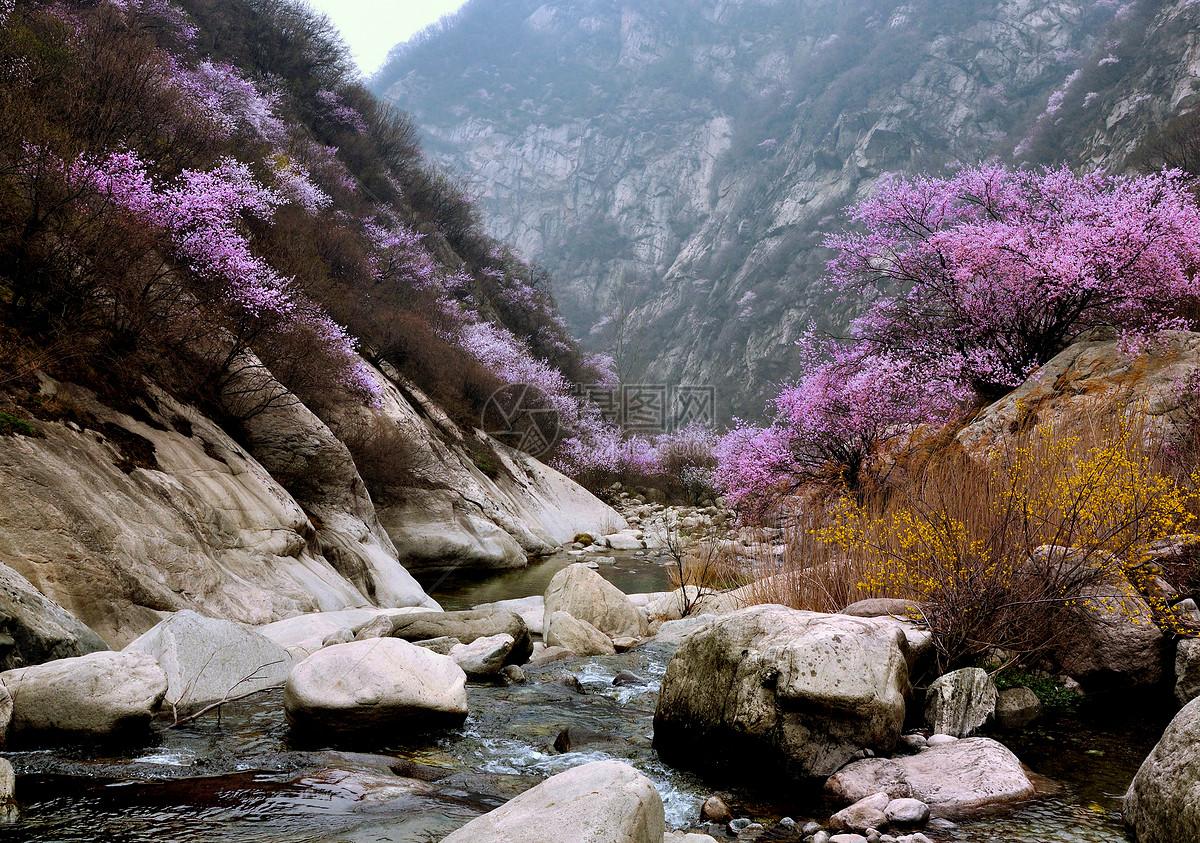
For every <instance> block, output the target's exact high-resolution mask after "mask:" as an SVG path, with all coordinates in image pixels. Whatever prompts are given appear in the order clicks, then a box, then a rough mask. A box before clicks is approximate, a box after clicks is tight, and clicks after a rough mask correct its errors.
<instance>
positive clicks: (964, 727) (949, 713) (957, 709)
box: [925, 667, 996, 738]
mask: <svg viewBox="0 0 1200 843" xmlns="http://www.w3.org/2000/svg"><path fill="white" fill-rule="evenodd" d="M995 713H996V684H995V683H994V682H993V681H992V678H991V677H990V676H988V674H987V671H986V670H981V669H980V668H978V667H966V668H963V669H962V670H955V671H952V672H951V673H947V674H945V675H944V676H939V677H938V678H937V679H935V680H934V681H933V684H931V685H930V686H929V691H928V692H927V693H926V694H925V724H926V725H927V726H929V728H930V729H931V730H932V731H933V732H934V734H939V735H953V736H954V737H956V738H965V737H968V736H970V735H973V734H975V732H977V731H978V730H979V729H980V727H982V726H983V725H984V724H985V723H987V722H988V721H989V720H991V719H992V717H993V716H994V715H995Z"/></svg>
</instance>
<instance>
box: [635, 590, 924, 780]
mask: <svg viewBox="0 0 1200 843" xmlns="http://www.w3.org/2000/svg"><path fill="white" fill-rule="evenodd" d="M906 648H907V643H906V639H905V637H904V633H903V632H902V630H901V629H900V627H899V625H898V624H896V623H895V622H893V621H890V620H880V619H869V618H852V617H847V616H845V615H824V614H819V613H816V612H802V611H797V610H794V609H788V608H786V607H783V606H770V605H768V606H754V607H750V608H747V609H742V610H739V611H737V612H734V613H732V614H729V615H724V616H720V617H717V618H715V619H714V620H713V621H712V623H711V624H710V625H708V626H707V627H704V628H701V629H699V630H698V631H696V632H694V633H693V634H692V635H690V636H689V637H687V638H686V639H685V640H684V642H683V644H682V645H681V646H680V648H679V650H678V651H677V652H676V653H675V655H674V657H673V658H672V659H671V661H670V663H669V664H668V666H667V672H666V676H665V677H664V678H663V683H662V692H661V694H660V696H659V701H658V709H657V711H656V712H655V716H654V732H655V744H656V746H658V747H659V748H660V750H661V751H663V752H664V753H666V754H667V755H669V756H673V757H677V758H680V759H683V760H694V761H698V762H703V761H705V759H711V758H722V759H724V758H728V757H744V758H752V759H754V761H755V763H756V764H758V765H760V766H761V765H762V764H764V763H767V764H782V765H784V766H786V767H788V768H790V769H792V770H794V771H795V772H797V773H799V774H801V775H805V776H828V775H830V774H831V773H833V772H834V771H836V770H837V769H838V768H840V767H841V766H842V765H843V764H845V763H846V762H847V761H849V760H850V759H851V758H852V757H853V756H854V755H855V753H857V752H859V751H860V750H862V749H864V748H868V749H872V750H874V751H876V752H888V751H890V750H891V749H892V748H893V747H894V746H895V744H896V741H897V739H898V738H899V736H900V727H901V725H902V724H903V722H904V712H905V694H906V693H907V691H908V663H907V660H906ZM877 790H878V789H877ZM874 792H876V791H872V793H874ZM864 795H870V794H864Z"/></svg>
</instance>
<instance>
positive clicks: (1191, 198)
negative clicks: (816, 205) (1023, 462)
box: [826, 164, 1200, 396]
mask: <svg viewBox="0 0 1200 843" xmlns="http://www.w3.org/2000/svg"><path fill="white" fill-rule="evenodd" d="M852 216H853V218H854V219H855V220H856V221H857V222H859V223H860V224H861V225H862V227H863V228H864V229H865V231H863V232H861V233H852V234H842V235H837V236H834V237H830V238H828V240H827V241H826V245H827V246H829V247H830V248H832V249H834V250H835V251H836V252H837V256H836V257H835V258H834V260H833V261H832V262H831V263H830V273H831V276H832V280H833V282H834V284H835V285H836V286H837V287H838V288H839V289H841V290H842V291H843V292H845V293H848V294H851V295H853V296H863V297H865V298H866V299H867V301H868V302H869V305H868V307H867V310H866V312H865V313H864V314H863V315H862V316H860V317H859V318H858V319H857V320H856V321H855V322H854V324H853V328H852V332H853V335H854V338H855V339H856V340H857V341H858V342H860V343H863V344H865V345H866V346H867V347H868V348H869V349H870V350H871V351H872V353H878V354H885V355H893V356H894V355H897V354H900V355H903V356H904V357H906V358H909V359H911V360H913V361H916V362H917V363H919V364H921V365H924V366H925V367H926V368H927V369H928V368H930V367H931V366H933V365H934V364H935V363H936V364H937V365H938V367H939V369H941V370H942V371H943V372H944V371H945V368H944V367H945V366H946V365H951V366H953V367H956V368H957V369H958V374H957V376H956V380H957V381H958V382H960V383H962V384H964V385H966V386H970V387H971V388H973V389H974V390H976V391H977V392H979V393H981V394H983V395H985V396H989V395H994V394H996V393H998V392H1002V391H1004V390H1005V389H1007V388H1010V387H1012V386H1015V385H1017V384H1019V383H1020V382H1021V381H1022V380H1023V379H1024V378H1025V377H1026V376H1027V375H1028V374H1029V372H1030V371H1032V370H1033V369H1034V368H1036V367H1037V366H1039V365H1041V364H1042V363H1044V362H1046V360H1048V359H1049V357H1051V356H1053V355H1054V354H1056V353H1058V352H1059V351H1060V350H1062V349H1063V348H1064V347H1065V346H1066V345H1068V344H1069V343H1071V342H1072V341H1073V340H1074V339H1075V338H1076V337H1078V336H1079V335H1080V334H1081V333H1083V332H1084V331H1087V330H1089V329H1092V328H1095V327H1099V326H1108V327H1114V328H1116V329H1118V330H1121V331H1123V332H1127V333H1135V334H1136V333H1145V332H1152V331H1155V330H1159V329H1161V328H1167V327H1181V326H1184V325H1185V324H1187V319H1186V318H1185V314H1186V313H1188V312H1189V310H1190V308H1191V307H1192V306H1193V305H1195V304H1196V303H1197V301H1198V299H1200V282H1198V281H1197V274H1198V272H1200V207H1198V206H1197V202H1196V197H1195V194H1194V192H1193V181H1192V179H1191V178H1190V177H1187V176H1185V175H1184V174H1183V173H1180V172H1177V171H1176V172H1171V171H1166V172H1161V173H1155V174H1151V175H1142V176H1113V175H1108V174H1105V173H1103V172H1099V171H1094V172H1090V173H1086V174H1083V175H1076V174H1074V173H1072V172H1071V171H1070V170H1067V169H1065V168H1062V169H1047V170H1037V171H1024V170H1013V169H1009V168H1006V167H1003V166H1000V165H995V164H988V165H981V166H978V167H971V168H968V169H964V170H962V171H960V172H959V173H958V174H956V175H954V176H952V177H950V178H912V179H902V178H891V179H885V180H883V181H882V182H881V183H880V184H879V186H878V188H877V190H876V192H875V194H874V195H873V196H872V197H871V198H869V199H868V200H866V201H865V202H863V203H861V204H860V205H858V206H857V207H856V208H855V209H854V210H853V212H852Z"/></svg>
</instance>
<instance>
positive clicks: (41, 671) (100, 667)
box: [0, 651, 167, 737]
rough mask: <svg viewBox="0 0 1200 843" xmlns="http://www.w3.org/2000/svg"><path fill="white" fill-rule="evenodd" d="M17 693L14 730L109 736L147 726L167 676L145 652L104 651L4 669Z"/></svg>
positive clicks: (6, 682)
mask: <svg viewBox="0 0 1200 843" xmlns="http://www.w3.org/2000/svg"><path fill="white" fill-rule="evenodd" d="M0 684H2V685H3V686H4V688H5V690H6V691H8V693H9V695H10V696H11V697H12V703H13V715H12V723H11V724H10V734H12V735H16V736H26V735H54V736H68V735H92V736H97V737H105V736H109V735H113V734H116V733H118V732H124V731H127V730H132V729H138V728H144V727H146V726H148V725H149V724H150V720H151V718H153V717H154V714H155V713H156V712H157V711H158V709H159V706H160V705H161V704H162V701H163V697H165V696H166V693H167V676H166V674H165V673H164V672H163V670H162V668H161V667H159V666H158V663H157V662H156V661H154V659H153V658H152V657H151V656H148V655H146V654H144V653H118V652H112V651H101V652H98V653H89V654H87V655H86V656H77V657H75V658H70V659H58V660H57V661H52V662H46V663H45V664H39V665H34V666H33V667H22V668H18V669H17V670H6V671H5V672H4V673H0Z"/></svg>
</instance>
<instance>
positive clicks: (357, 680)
mask: <svg viewBox="0 0 1200 843" xmlns="http://www.w3.org/2000/svg"><path fill="white" fill-rule="evenodd" d="M466 681H467V675H466V674H465V673H464V672H463V670H462V668H460V667H459V666H458V665H457V664H455V662H454V659H452V658H450V657H449V656H442V655H438V654H437V653H434V652H432V651H430V650H426V649H424V648H423V647H418V646H416V645H415V644H410V643H408V642H407V641H402V640H400V639H398V638H372V639H369V640H366V641H351V642H349V643H347V644H335V645H334V646H332V647H326V648H324V649H323V650H318V651H317V652H316V653H313V654H312V655H311V656H309V657H308V658H306V659H305V660H304V661H302V662H300V663H299V664H298V665H296V666H295V667H294V668H292V672H291V675H289V676H288V680H287V684H286V685H285V686H284V692H283V705H284V710H285V711H286V712H287V718H288V722H289V723H290V724H291V725H292V726H293V727H294V728H296V729H298V730H301V731H305V732H310V733H314V734H325V735H328V734H362V733H364V732H367V731H369V730H373V729H381V730H385V731H386V730H396V729H400V730H412V729H420V728H423V727H429V726H445V725H457V724H459V723H462V721H463V720H464V719H466V716H467V690H466ZM401 734H403V732H401Z"/></svg>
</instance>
